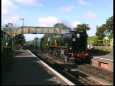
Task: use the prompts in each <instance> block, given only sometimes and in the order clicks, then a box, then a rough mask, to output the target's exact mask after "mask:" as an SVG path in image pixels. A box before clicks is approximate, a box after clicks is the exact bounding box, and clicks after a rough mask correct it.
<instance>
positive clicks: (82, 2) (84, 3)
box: [78, 0, 87, 5]
mask: <svg viewBox="0 0 115 86" xmlns="http://www.w3.org/2000/svg"><path fill="white" fill-rule="evenodd" d="M78 2H79V4H81V5H86V4H87V2H86V1H85V0H78Z"/></svg>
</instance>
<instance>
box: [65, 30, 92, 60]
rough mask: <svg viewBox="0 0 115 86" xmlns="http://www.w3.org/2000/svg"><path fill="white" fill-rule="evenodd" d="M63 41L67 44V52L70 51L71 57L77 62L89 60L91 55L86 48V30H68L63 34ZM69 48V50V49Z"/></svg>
mask: <svg viewBox="0 0 115 86" xmlns="http://www.w3.org/2000/svg"><path fill="white" fill-rule="evenodd" d="M63 38H64V42H65V43H66V44H67V46H68V51H69V52H68V53H70V52H71V57H74V58H75V61H77V62H90V60H91V58H92V57H91V55H90V51H89V50H88V49H87V38H88V35H87V32H86V31H83V32H78V31H70V32H69V33H66V34H64V36H63ZM70 49H71V50H70Z"/></svg>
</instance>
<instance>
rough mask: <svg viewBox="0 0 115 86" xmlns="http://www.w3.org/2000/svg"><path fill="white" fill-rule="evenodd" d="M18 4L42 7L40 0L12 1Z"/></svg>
mask: <svg viewBox="0 0 115 86" xmlns="http://www.w3.org/2000/svg"><path fill="white" fill-rule="evenodd" d="M14 2H17V3H18V4H22V5H26V6H34V5H39V4H40V5H42V4H41V0H14Z"/></svg>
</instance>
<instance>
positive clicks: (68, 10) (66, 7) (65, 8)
mask: <svg viewBox="0 0 115 86" xmlns="http://www.w3.org/2000/svg"><path fill="white" fill-rule="evenodd" d="M73 8H74V6H72V5H70V6H63V7H61V10H62V11H64V12H67V13H68V12H71V11H72V10H73Z"/></svg>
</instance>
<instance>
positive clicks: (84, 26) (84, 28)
mask: <svg viewBox="0 0 115 86" xmlns="http://www.w3.org/2000/svg"><path fill="white" fill-rule="evenodd" d="M74 30H75V31H78V32H86V31H87V30H90V27H89V26H88V24H78V25H77V26H76V27H75V28H74Z"/></svg>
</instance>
